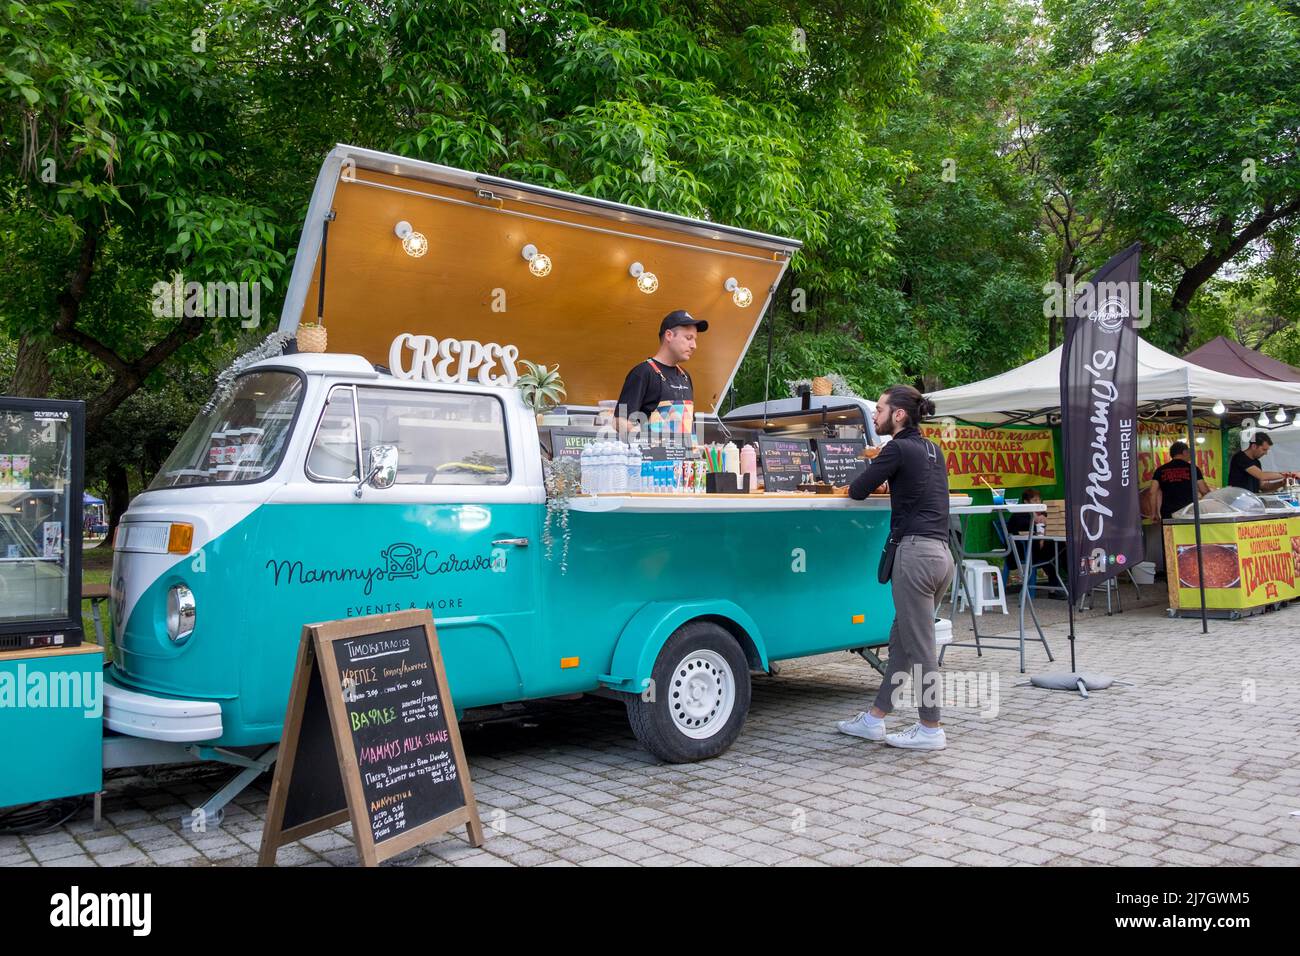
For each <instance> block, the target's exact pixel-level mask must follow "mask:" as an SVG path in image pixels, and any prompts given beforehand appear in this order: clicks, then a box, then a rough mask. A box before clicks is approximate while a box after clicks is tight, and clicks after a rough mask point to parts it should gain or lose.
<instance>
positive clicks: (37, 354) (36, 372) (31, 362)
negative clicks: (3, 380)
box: [13, 335, 50, 398]
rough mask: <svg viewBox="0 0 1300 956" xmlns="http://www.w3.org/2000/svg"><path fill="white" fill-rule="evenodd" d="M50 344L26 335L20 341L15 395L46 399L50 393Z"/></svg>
mask: <svg viewBox="0 0 1300 956" xmlns="http://www.w3.org/2000/svg"><path fill="white" fill-rule="evenodd" d="M49 348H50V343H49V342H47V341H45V340H43V339H38V338H35V337H34V336H30V335H24V336H23V337H22V338H20V339H19V340H18V364H17V365H16V366H15V367H14V381H13V394H15V395H19V396H22V397H24V398H45V397H46V396H47V395H49V393H50V363H49V359H48V358H47V356H48V354H49Z"/></svg>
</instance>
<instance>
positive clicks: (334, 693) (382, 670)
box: [258, 610, 483, 866]
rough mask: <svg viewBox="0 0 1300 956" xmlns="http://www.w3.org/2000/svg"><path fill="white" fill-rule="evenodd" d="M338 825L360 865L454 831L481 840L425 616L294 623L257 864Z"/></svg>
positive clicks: (431, 629)
mask: <svg viewBox="0 0 1300 956" xmlns="http://www.w3.org/2000/svg"><path fill="white" fill-rule="evenodd" d="M348 820H351V822H352V833H353V838H354V839H355V840H356V841H357V848H358V851H359V853H360V855H361V861H362V863H363V864H365V865H366V866H375V865H376V864H378V863H380V862H382V861H384V860H386V859H388V858H390V857H392V856H395V855H396V854H399V853H402V852H404V851H406V850H408V849H410V848H411V847H413V846H418V845H419V844H421V843H425V842H427V841H428V840H429V839H431V838H433V837H435V836H437V835H439V834H441V833H446V832H447V831H449V830H451V829H452V828H454V827H457V826H461V825H464V826H465V827H466V828H467V829H468V831H469V839H470V843H472V844H473V845H474V846H481V845H482V843H483V825H482V823H481V821H480V820H479V816H478V808H477V804H476V803H475V801H474V789H473V785H472V784H471V783H470V779H469V768H468V765H467V764H466V761H465V753H464V751H463V749H462V748H461V742H460V730H459V728H458V727H457V725H456V711H455V708H454V706H453V704H452V700H451V694H450V692H449V690H448V688H447V675H446V672H445V671H444V669H443V665H442V654H441V652H440V651H439V649H438V637H437V633H436V631H435V630H434V625H433V616H432V615H431V614H430V613H429V612H428V611H427V610H424V611H398V612H396V613H394V614H376V615H374V616H371V617H362V618H352V619H349V620H345V621H331V622H329V623H325V624H309V625H307V626H305V627H304V628H303V633H302V640H301V642H300V644H299V648H298V664H297V667H296V669H295V672H294V682H293V687H292V689H291V691H290V696H289V707H288V711H287V713H286V714H285V719H284V731H283V734H282V736H281V740H280V753H279V758H278V760H277V761H276V765H275V779H274V780H273V782H272V784H271V797H270V802H269V804H268V807H267V814H266V825H265V828H264V829H263V831H262V848H261V854H260V856H259V859H258V863H259V865H262V866H270V865H272V864H273V863H274V862H275V854H276V851H277V850H278V849H279V848H280V847H281V846H283V845H285V844H286V843H292V842H294V841H295V840H300V839H302V838H303V837H304V836H308V835H310V834H312V833H317V832H319V831H321V830H325V829H329V828H331V827H335V826H338V825H339V824H341V823H344V822H347V821H348Z"/></svg>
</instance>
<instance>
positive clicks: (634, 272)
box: [627, 262, 659, 295]
mask: <svg viewBox="0 0 1300 956" xmlns="http://www.w3.org/2000/svg"><path fill="white" fill-rule="evenodd" d="M627 273H628V275H630V276H631V277H632V278H634V279H636V287H637V288H638V289H640V290H641V291H642V292H644V293H645V294H646V295H651V294H653V293H654V292H655V291H657V290H658V288H659V277H658V276H657V275H655V274H654V273H653V272H646V269H645V266H643V265H641V263H639V262H634V263H632V264H631V265H630V266H628V268H627Z"/></svg>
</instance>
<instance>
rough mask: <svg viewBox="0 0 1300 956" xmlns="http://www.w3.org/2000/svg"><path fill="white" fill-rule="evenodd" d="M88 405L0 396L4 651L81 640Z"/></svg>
mask: <svg viewBox="0 0 1300 956" xmlns="http://www.w3.org/2000/svg"><path fill="white" fill-rule="evenodd" d="M84 444H85V405H84V404H83V403H82V402H65V401H56V400H53V399H29V398H9V397H6V396H0V652H2V651H13V650H26V649H31V648H44V647H73V646H76V645H79V644H80V643H81V638H82V627H81V522H82V474H83V472H82V469H83V463H82V456H83V454H84Z"/></svg>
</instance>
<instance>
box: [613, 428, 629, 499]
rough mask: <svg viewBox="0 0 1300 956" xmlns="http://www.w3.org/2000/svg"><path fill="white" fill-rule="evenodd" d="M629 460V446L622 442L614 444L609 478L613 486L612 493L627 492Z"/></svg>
mask: <svg viewBox="0 0 1300 956" xmlns="http://www.w3.org/2000/svg"><path fill="white" fill-rule="evenodd" d="M627 459H628V447H627V445H625V444H623V443H622V442H621V441H616V442H614V454H613V455H612V456H610V470H609V476H610V478H611V482H610V484H611V485H612V487H611V488H610V489H609V490H610V491H617V492H619V493H620V494H623V493H625V492H626V491H627Z"/></svg>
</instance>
